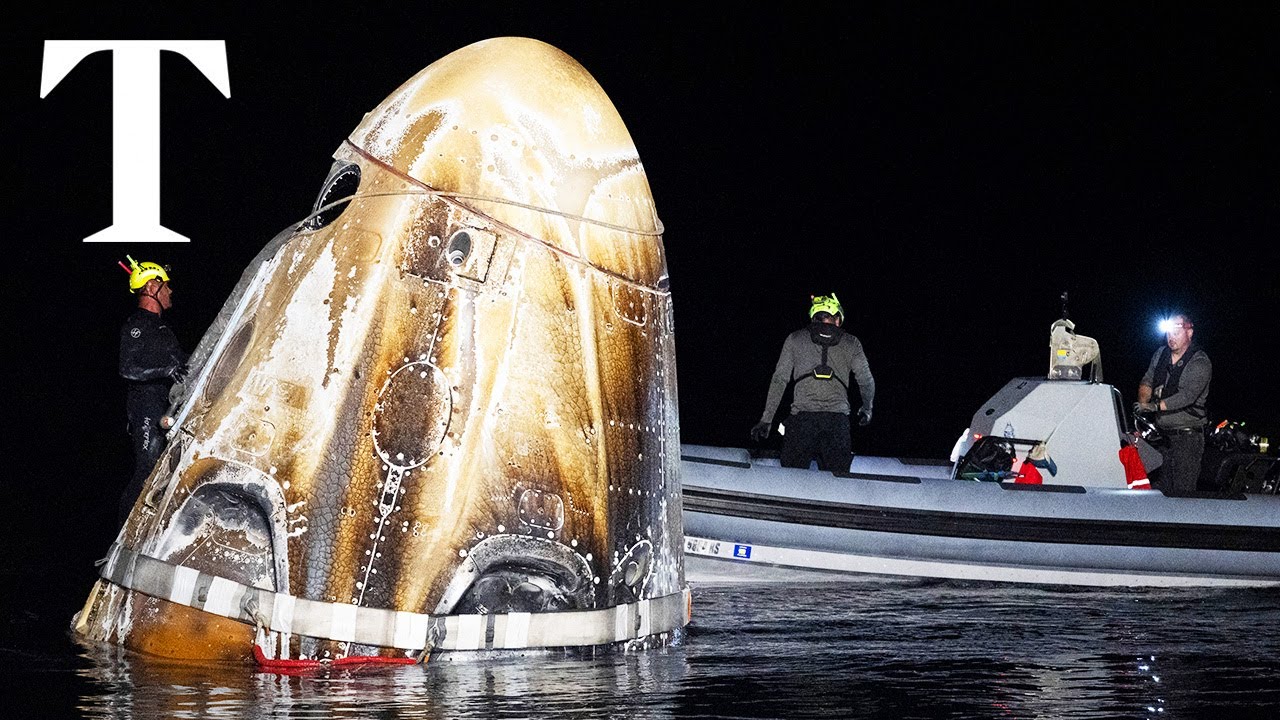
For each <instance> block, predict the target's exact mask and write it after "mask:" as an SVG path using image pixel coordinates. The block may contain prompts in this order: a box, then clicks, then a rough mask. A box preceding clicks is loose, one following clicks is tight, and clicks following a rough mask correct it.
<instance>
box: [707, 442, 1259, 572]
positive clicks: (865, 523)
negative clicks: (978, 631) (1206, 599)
mask: <svg viewBox="0 0 1280 720" xmlns="http://www.w3.org/2000/svg"><path fill="white" fill-rule="evenodd" d="M737 453H738V454H737V455H735V454H734V452H733V451H729V450H727V449H716V448H701V447H699V446H686V447H685V448H684V449H683V451H682V455H683V464H682V480H683V487H684V528H685V555H686V558H687V568H686V570H687V573H688V576H689V578H690V580H691V581H698V580H702V581H706V580H708V579H726V578H736V579H741V580H757V581H758V580H762V579H768V578H771V577H785V578H788V579H793V578H795V577H796V573H797V572H799V573H802V574H804V575H805V576H807V577H811V578H813V579H821V578H843V579H847V578H848V577H849V574H876V575H899V576H916V577H931V578H949V579H963V580H984V581H1002V582H1018V583H1038V584H1063V585H1091V586H1233V585H1237V586H1265V585H1277V584H1280V497H1276V496H1263V495H1234V496H1227V495H1219V496H1210V495H1208V494H1206V495H1205V496H1203V497H1167V496H1165V495H1164V494H1163V493H1161V492H1159V491H1138V490H1128V489H1123V488H1114V489H1113V488H1104V487H1083V486H1067V485H1043V486H1035V485H1017V484H1009V483H992V482H975V481H967V480H953V479H950V478H949V477H942V476H941V473H939V472H938V471H937V470H936V468H937V464H935V465H934V466H933V467H930V466H927V465H921V464H916V465H912V464H910V463H900V464H899V467H900V468H901V474H882V473H883V469H884V468H889V467H893V463H892V461H891V460H889V459H883V460H880V461H878V462H876V463H875V464H868V466H872V467H875V468H877V469H880V470H882V473H869V472H861V471H859V470H858V466H859V463H855V465H854V471H853V472H849V473H838V474H834V475H833V474H832V473H824V472H819V471H815V470H801V469H790V468H781V467H777V466H776V465H769V464H766V463H762V462H758V461H753V460H751V459H750V458H748V457H746V453H745V451H737ZM926 474H932V476H927V475H926Z"/></svg>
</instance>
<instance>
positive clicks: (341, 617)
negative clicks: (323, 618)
mask: <svg viewBox="0 0 1280 720" xmlns="http://www.w3.org/2000/svg"><path fill="white" fill-rule="evenodd" d="M329 607H330V609H331V611H332V614H331V615H330V616H329V638H330V639H332V640H345V641H351V640H355V639H356V606H355V605H344V604H343V603H333V604H331V605H330V606H329Z"/></svg>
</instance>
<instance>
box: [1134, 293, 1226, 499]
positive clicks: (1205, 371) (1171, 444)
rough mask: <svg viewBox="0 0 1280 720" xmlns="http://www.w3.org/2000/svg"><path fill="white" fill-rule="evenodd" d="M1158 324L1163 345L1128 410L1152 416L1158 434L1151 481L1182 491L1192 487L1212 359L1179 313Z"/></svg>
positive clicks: (1199, 454) (1187, 319) (1162, 487)
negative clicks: (1157, 455) (1156, 460)
mask: <svg viewBox="0 0 1280 720" xmlns="http://www.w3.org/2000/svg"><path fill="white" fill-rule="evenodd" d="M1161 329H1162V330H1163V331H1164V334H1165V344H1164V345H1163V346H1162V347H1160V348H1159V349H1157V350H1156V351H1155V354H1153V355H1152V356H1151V362H1150V363H1149V364H1148V366H1147V371H1146V373H1145V374H1144V375H1143V376H1142V380H1141V381H1139V383H1138V402H1137V404H1136V405H1135V406H1134V411H1135V412H1137V413H1142V414H1145V415H1147V416H1148V417H1150V418H1152V421H1153V422H1154V424H1155V426H1156V428H1157V429H1159V430H1160V432H1161V434H1162V435H1163V436H1164V439H1163V441H1161V442H1159V443H1158V445H1157V448H1158V449H1159V450H1160V456H1161V458H1162V462H1161V465H1160V467H1159V468H1158V469H1157V470H1156V471H1155V473H1153V475H1152V482H1153V484H1154V485H1155V486H1156V487H1157V488H1158V489H1160V490H1164V491H1166V492H1170V493H1174V494H1179V493H1188V492H1193V491H1195V490H1196V480H1197V479H1198V478H1199V476H1200V461H1201V457H1202V456H1203V455H1204V428H1205V425H1207V424H1208V417H1209V413H1208V410H1207V407H1206V402H1207V400H1208V398H1209V383H1210V381H1211V380H1212V379H1213V363H1212V362H1210V360H1209V355H1208V353H1206V352H1205V351H1204V350H1203V349H1202V348H1201V347H1200V346H1199V344H1197V343H1196V342H1195V341H1194V337H1195V325H1194V324H1193V323H1192V322H1191V318H1190V317H1189V316H1187V315H1186V314H1185V313H1178V314H1175V315H1173V316H1171V317H1169V319H1168V320H1166V321H1164V322H1163V323H1161Z"/></svg>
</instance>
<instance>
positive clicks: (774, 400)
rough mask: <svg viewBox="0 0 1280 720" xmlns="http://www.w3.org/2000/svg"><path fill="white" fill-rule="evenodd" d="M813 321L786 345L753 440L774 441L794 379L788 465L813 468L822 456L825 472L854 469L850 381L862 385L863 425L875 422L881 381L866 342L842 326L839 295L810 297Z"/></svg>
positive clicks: (788, 424)
mask: <svg viewBox="0 0 1280 720" xmlns="http://www.w3.org/2000/svg"><path fill="white" fill-rule="evenodd" d="M809 321H810V322H809V326H808V327H805V328H801V329H799V330H796V331H795V332H793V333H791V334H790V335H788V336H787V339H786V340H785V341H784V342H783V343H782V353H781V354H780V355H779V356H778V364H777V366H776V367H775V368H774V370H773V378H772V379H771V380H770V381H769V392H768V396H767V397H766V399H765V403H764V413H763V415H761V417H760V422H759V423H757V424H756V425H755V427H753V428H751V438H752V439H753V440H755V441H756V442H762V441H764V440H765V438H767V437H769V428H770V426H771V425H772V422H773V416H774V413H776V412H777V410H778V404H779V403H780V402H781V401H782V396H783V393H784V392H785V391H786V389H787V386H788V385H790V384H791V382H792V381H794V382H795V388H794V391H793V401H792V403H791V415H790V416H789V417H788V418H787V419H786V421H785V422H784V425H785V426H786V433H785V434H784V435H783V439H782V466H783V467H795V468H807V467H809V463H810V462H811V461H812V460H813V459H814V458H815V457H816V458H817V460H818V468H819V469H821V470H827V471H834V470H848V469H849V463H850V461H851V457H852V453H853V442H852V438H851V437H850V434H849V411H850V407H851V405H850V403H849V385H850V380H851V379H852V380H856V381H857V384H858V394H859V396H860V397H861V400H862V405H861V407H860V408H859V409H858V424H859V425H866V424H868V423H870V422H871V407H872V403H873V402H874V400H875V394H876V382H875V379H874V378H873V377H872V376H871V365H870V364H869V363H868V362H867V355H866V353H865V352H863V349H862V343H861V342H860V341H859V340H858V338H856V337H854V336H853V335H850V334H849V333H847V332H845V331H844V329H843V328H842V325H843V324H844V309H843V308H842V307H841V306H840V300H839V299H838V298H836V296H835V293H832V294H830V295H819V296H816V297H812V298H811V299H810V304H809Z"/></svg>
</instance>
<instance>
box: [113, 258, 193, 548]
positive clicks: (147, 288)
mask: <svg viewBox="0 0 1280 720" xmlns="http://www.w3.org/2000/svg"><path fill="white" fill-rule="evenodd" d="M125 257H126V258H127V259H128V260H129V264H128V265H125V264H124V263H120V266H121V267H123V268H124V269H125V270H126V271H128V272H129V292H131V293H133V294H134V295H137V297H138V304H137V307H136V308H134V310H133V312H132V313H131V314H130V315H129V317H128V318H126V319H125V321H124V324H123V325H122V326H121V328H120V376H121V377H122V378H124V379H125V381H126V383H127V385H128V387H127V389H126V392H125V410H126V412H127V414H128V418H129V434H130V436H131V438H132V440H133V462H134V466H133V475H132V477H131V478H130V480H129V484H128V485H127V486H126V487H125V489H124V492H123V493H122V494H121V496H120V509H119V512H120V522H121V523H123V522H124V520H125V518H127V517H128V516H129V512H130V511H131V510H132V509H133V506H134V503H135V502H137V499H138V495H139V494H140V493H141V492H142V487H143V484H144V483H145V482H146V479H147V476H149V475H150V474H151V470H152V468H153V467H154V466H155V464H156V460H157V459H158V458H159V457H160V452H161V450H162V449H163V448H164V428H163V427H162V421H163V418H164V416H165V413H166V411H168V409H169V389H170V387H172V386H173V384H174V383H175V382H182V381H183V380H185V379H186V375H187V358H188V356H187V353H186V352H184V351H183V350H182V347H181V345H180V344H179V343H178V338H177V336H176V335H174V332H173V330H172V329H171V328H170V327H169V326H168V325H167V324H166V323H165V321H164V319H163V314H164V311H165V310H168V309H169V308H170V307H171V306H172V305H173V287H172V286H171V285H170V284H169V270H168V268H166V267H164V266H162V265H159V264H157V263H153V262H141V263H140V262H137V261H136V260H134V259H133V258H132V257H129V256H128V255H126V256H125Z"/></svg>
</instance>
